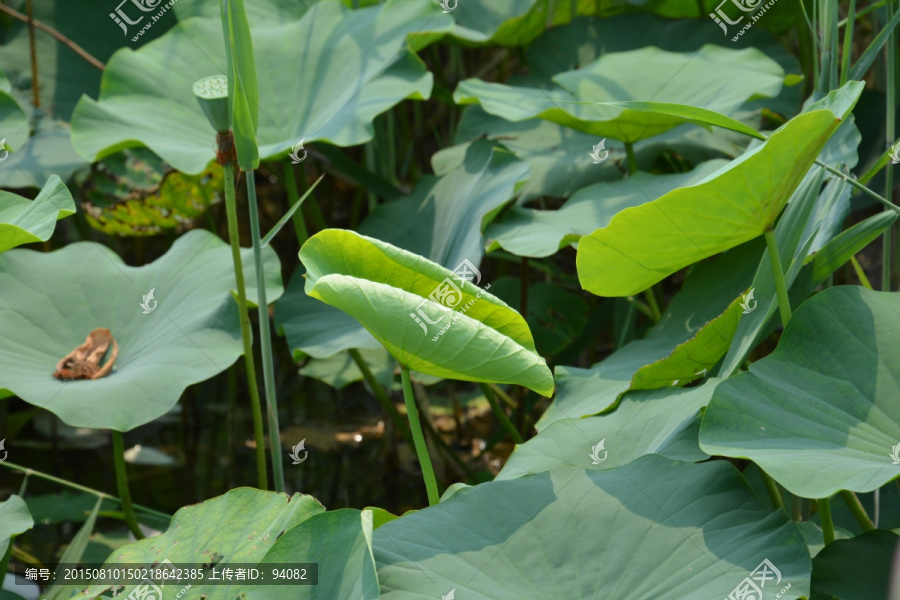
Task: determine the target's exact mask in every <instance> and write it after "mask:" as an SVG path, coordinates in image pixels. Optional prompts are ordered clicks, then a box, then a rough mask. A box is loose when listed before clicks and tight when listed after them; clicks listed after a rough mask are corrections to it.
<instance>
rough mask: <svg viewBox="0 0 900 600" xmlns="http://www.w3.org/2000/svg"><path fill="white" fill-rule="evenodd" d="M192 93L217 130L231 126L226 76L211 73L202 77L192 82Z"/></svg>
mask: <svg viewBox="0 0 900 600" xmlns="http://www.w3.org/2000/svg"><path fill="white" fill-rule="evenodd" d="M194 95H195V96H197V102H198V103H199V104H200V108H201V109H203V113H204V114H205V115H206V118H207V119H209V124H210V125H212V126H213V129H215V130H216V131H217V132H222V131H228V130H229V129H230V128H231V115H230V114H229V112H228V77H226V76H225V75H213V76H212V77H204V78H203V79H201V80H199V81H197V83H195V84H194Z"/></svg>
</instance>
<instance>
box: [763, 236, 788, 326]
mask: <svg viewBox="0 0 900 600" xmlns="http://www.w3.org/2000/svg"><path fill="white" fill-rule="evenodd" d="M766 247H767V248H768V249H769V260H770V261H771V262H772V276H773V277H774V278H775V292H776V293H777V294H778V310H779V311H780V312H781V324H782V325H784V326H785V327H787V324H788V321H790V320H791V301H790V299H789V298H788V291H787V284H785V282H784V271H782V269H781V255H780V254H779V253H778V242H776V241H775V230H773V229H767V230H766Z"/></svg>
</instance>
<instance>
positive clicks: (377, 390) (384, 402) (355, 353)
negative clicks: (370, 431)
mask: <svg viewBox="0 0 900 600" xmlns="http://www.w3.org/2000/svg"><path fill="white" fill-rule="evenodd" d="M350 357H351V358H352V359H353V362H355V363H356V366H357V367H358V368H359V370H360V371H361V372H362V374H363V379H365V380H366V383H368V384H369V387H370V388H372V393H373V394H375V398H376V399H377V400H378V402H379V403H380V404H381V408H383V409H384V412H385V413H386V414H387V416H388V417H390V419H391V421H393V422H394V426H395V427H396V428H397V430H398V431H400V434H401V435H402V436H403V439H404V440H406V443H407V444H409V445H410V446H413V447H415V442H414V441H413V438H412V434H411V433H410V431H409V427H408V425H407V424H406V423H405V422H404V421H403V416H402V415H401V414H400V411H398V410H397V407H396V406H394V403H393V402H391V399H390V398H388V395H387V392H385V391H384V387H382V385H381V383H380V382H379V381H378V380H377V379H375V375H373V374H372V371H371V369H369V365H367V364H366V361H365V360H363V357H362V355H360V353H359V350H357V349H356V348H351V349H350Z"/></svg>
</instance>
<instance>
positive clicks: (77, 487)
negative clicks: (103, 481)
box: [0, 462, 172, 519]
mask: <svg viewBox="0 0 900 600" xmlns="http://www.w3.org/2000/svg"><path fill="white" fill-rule="evenodd" d="M0 467H6V468H7V469H12V470H13V471H18V472H20V473H24V474H25V477H32V476H33V477H37V478H38V479H45V480H47V481H52V482H53V483H56V484H59V485H61V486H63V487H67V488H71V489H73V490H78V491H79V492H84V493H86V494H91V495H92V496H97V497H98V498H108V499H109V500H111V501H113V502H116V503H118V504H122V499H121V498H118V497H116V496H113V495H111V494H107V493H106V492H101V491H100V490H95V489H93V488H89V487H85V486H83V485H79V484H77V483H73V482H71V481H67V480H65V479H60V478H59V477H54V476H53V475H50V474H48V473H42V472H40V471H35V470H34V469H29V468H28V467H23V466H21V465H17V464H15V463H11V462H0ZM20 495H21V494H20ZM131 506H133V507H134V508H136V509H138V510H139V511H141V512H143V513H147V514H148V515H153V516H155V517H159V518H161V519H171V518H172V515H169V514H166V513H164V512H160V511H158V510H154V509H152V508H149V507H147V506H143V505H141V504H135V503H133V502H132V503H131Z"/></svg>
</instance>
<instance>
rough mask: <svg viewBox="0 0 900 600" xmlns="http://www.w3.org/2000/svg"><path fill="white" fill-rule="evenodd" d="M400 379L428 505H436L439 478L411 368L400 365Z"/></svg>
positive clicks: (439, 498) (438, 499) (438, 497)
mask: <svg viewBox="0 0 900 600" xmlns="http://www.w3.org/2000/svg"><path fill="white" fill-rule="evenodd" d="M400 379H401V381H402V382H403V401H404V402H405V403H406V416H407V418H408V419H409V428H410V430H411V431H412V436H413V441H414V442H415V448H416V455H417V456H418V457H419V464H420V465H421V466H422V477H423V478H424V479H425V490H426V491H427V492H428V505H429V506H434V505H435V504H437V503H438V502H440V501H441V496H440V494H438V487H437V478H435V476H434V467H433V466H432V465H431V457H430V456H428V446H427V445H426V444H425V435H424V434H423V433H422V423H421V422H420V421H419V410H418V409H417V408H416V399H415V396H413V390H412V382H411V381H410V379H409V368H408V367H406V366H405V365H402V364H401V365H400Z"/></svg>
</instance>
